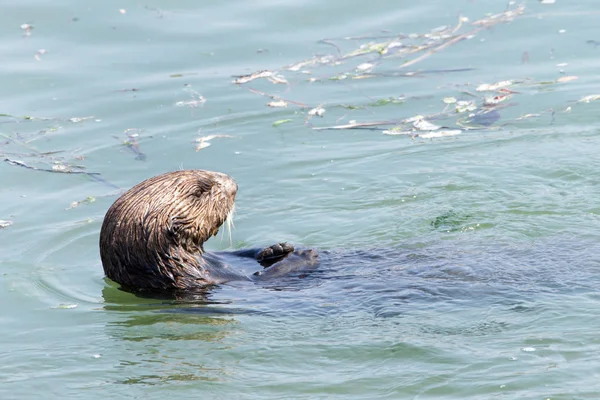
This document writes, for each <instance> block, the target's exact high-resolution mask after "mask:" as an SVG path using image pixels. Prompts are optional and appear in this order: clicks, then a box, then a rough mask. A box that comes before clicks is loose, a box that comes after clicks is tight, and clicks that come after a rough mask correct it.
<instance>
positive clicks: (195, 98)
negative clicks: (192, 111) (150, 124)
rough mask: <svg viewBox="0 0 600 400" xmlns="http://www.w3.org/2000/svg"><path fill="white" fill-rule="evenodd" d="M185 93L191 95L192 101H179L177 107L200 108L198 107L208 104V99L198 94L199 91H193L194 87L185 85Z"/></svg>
mask: <svg viewBox="0 0 600 400" xmlns="http://www.w3.org/2000/svg"><path fill="white" fill-rule="evenodd" d="M183 91H184V92H187V93H189V94H190V97H191V98H192V99H191V100H183V101H178V102H176V103H175V106H177V107H191V108H198V107H201V106H203V105H204V103H206V98H205V97H204V96H202V95H201V94H200V93H198V92H197V91H195V90H194V89H192V87H191V86H190V85H185V87H184V89H183Z"/></svg>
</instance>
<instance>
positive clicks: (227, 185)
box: [218, 173, 238, 196]
mask: <svg viewBox="0 0 600 400" xmlns="http://www.w3.org/2000/svg"><path fill="white" fill-rule="evenodd" d="M218 177H219V179H218V182H219V184H220V185H221V187H222V188H223V190H224V191H226V192H227V193H229V194H231V195H232V196H235V194H236V193H237V190H238V185H237V183H235V181H234V180H233V178H232V177H230V176H229V175H225V174H222V173H219V175H218Z"/></svg>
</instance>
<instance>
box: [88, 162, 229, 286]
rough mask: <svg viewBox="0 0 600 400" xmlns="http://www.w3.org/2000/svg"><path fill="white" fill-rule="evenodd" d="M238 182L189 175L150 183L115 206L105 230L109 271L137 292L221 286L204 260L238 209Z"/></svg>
mask: <svg viewBox="0 0 600 400" xmlns="http://www.w3.org/2000/svg"><path fill="white" fill-rule="evenodd" d="M236 193H237V184H236V183H235V181H234V180H233V179H232V178H231V177H229V176H227V175H225V174H221V173H218V172H210V171H202V170H186V171H176V172H169V173H166V174H163V175H159V176H155V177H153V178H150V179H147V180H145V181H143V182H141V183H139V184H137V185H136V186H134V187H133V188H131V189H130V190H128V191H127V192H125V193H124V194H123V195H122V196H121V197H120V198H118V199H117V201H115V203H114V204H113V205H112V206H111V207H110V209H109V210H108V212H107V213H106V216H105V217H104V222H103V224H102V229H101V231H100V256H101V258H102V265H103V267H104V272H105V273H106V276H108V277H109V278H110V279H112V280H113V281H115V282H117V283H120V284H121V285H122V286H123V287H125V288H128V289H135V290H156V291H165V290H182V289H189V288H198V287H201V286H206V285H210V284H212V283H215V282H214V281H212V280H211V277H210V276H209V274H208V272H207V269H206V261H205V259H204V258H203V257H202V254H203V253H204V248H203V244H204V242H206V241H207V240H208V239H209V238H210V237H211V236H214V235H216V234H217V232H218V230H219V227H220V226H221V225H222V224H223V222H224V221H225V219H226V218H227V216H228V214H229V213H230V211H231V210H232V209H233V206H234V199H235V195H236Z"/></svg>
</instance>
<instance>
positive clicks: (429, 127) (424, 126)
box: [412, 115, 441, 131]
mask: <svg viewBox="0 0 600 400" xmlns="http://www.w3.org/2000/svg"><path fill="white" fill-rule="evenodd" d="M414 118H416V119H414ZM414 118H413V119H414V120H413V122H412V124H413V126H414V127H415V128H416V129H418V130H420V131H436V130H438V129H440V128H441V126H437V125H435V124H432V123H431V122H429V121H426V120H425V117H423V116H421V115H418V116H417V117H414Z"/></svg>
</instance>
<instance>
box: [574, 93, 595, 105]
mask: <svg viewBox="0 0 600 400" xmlns="http://www.w3.org/2000/svg"><path fill="white" fill-rule="evenodd" d="M596 100H600V94H591V95H589V96H585V97H583V98H582V99H580V100H579V101H578V103H590V102H592V101H596Z"/></svg>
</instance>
